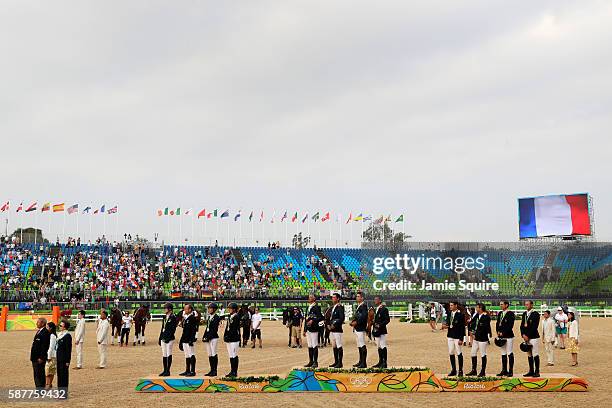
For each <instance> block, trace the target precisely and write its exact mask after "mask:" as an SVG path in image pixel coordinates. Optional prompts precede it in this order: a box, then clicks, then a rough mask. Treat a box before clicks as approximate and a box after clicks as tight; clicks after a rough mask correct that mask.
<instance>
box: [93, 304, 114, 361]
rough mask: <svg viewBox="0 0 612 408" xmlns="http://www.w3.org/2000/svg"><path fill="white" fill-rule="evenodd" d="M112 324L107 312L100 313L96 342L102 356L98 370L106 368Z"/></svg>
mask: <svg viewBox="0 0 612 408" xmlns="http://www.w3.org/2000/svg"><path fill="white" fill-rule="evenodd" d="M110 334H111V331H110V322H109V321H108V314H107V313H106V310H102V311H101V312H100V320H98V327H97V328H96V340H97V342H98V353H99V354H100V364H99V365H98V367H96V368H106V349H107V348H108V343H109V342H110Z"/></svg>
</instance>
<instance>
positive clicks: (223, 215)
mask: <svg viewBox="0 0 612 408" xmlns="http://www.w3.org/2000/svg"><path fill="white" fill-rule="evenodd" d="M226 217H229V210H225V211H223V213H222V214H221V217H220V218H226Z"/></svg>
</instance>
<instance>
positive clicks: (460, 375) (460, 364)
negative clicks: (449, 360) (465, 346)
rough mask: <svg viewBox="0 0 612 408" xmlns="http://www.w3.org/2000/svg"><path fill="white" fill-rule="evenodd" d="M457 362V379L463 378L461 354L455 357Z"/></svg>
mask: <svg viewBox="0 0 612 408" xmlns="http://www.w3.org/2000/svg"><path fill="white" fill-rule="evenodd" d="M457 360H459V372H458V373H457V374H459V377H463V353H461V354H459V355H458V356H457Z"/></svg>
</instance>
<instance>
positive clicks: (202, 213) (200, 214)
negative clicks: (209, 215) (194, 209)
mask: <svg viewBox="0 0 612 408" xmlns="http://www.w3.org/2000/svg"><path fill="white" fill-rule="evenodd" d="M205 216H206V209H202V211H200V212H199V213H198V218H200V217H205Z"/></svg>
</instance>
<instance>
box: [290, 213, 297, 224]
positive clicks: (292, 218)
mask: <svg viewBox="0 0 612 408" xmlns="http://www.w3.org/2000/svg"><path fill="white" fill-rule="evenodd" d="M297 218H298V215H297V211H296V212H295V214H293V217H291V222H295V220H297Z"/></svg>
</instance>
